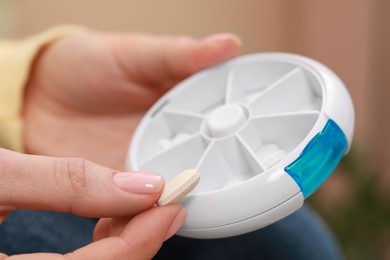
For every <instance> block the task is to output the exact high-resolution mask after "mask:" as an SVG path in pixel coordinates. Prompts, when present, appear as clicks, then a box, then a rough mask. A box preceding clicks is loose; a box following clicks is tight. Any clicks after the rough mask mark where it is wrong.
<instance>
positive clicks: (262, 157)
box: [256, 144, 285, 169]
mask: <svg viewBox="0 0 390 260" xmlns="http://www.w3.org/2000/svg"><path fill="white" fill-rule="evenodd" d="M256 154H257V158H259V161H261V163H262V164H263V165H264V166H265V167H266V168H267V169H268V168H271V167H272V166H273V165H275V164H276V163H277V162H279V161H280V160H282V159H283V158H284V157H285V152H284V150H282V149H280V148H279V146H277V145H276V144H266V145H263V146H261V147H260V149H259V150H257V152H256Z"/></svg>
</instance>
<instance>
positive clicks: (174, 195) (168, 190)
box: [157, 169, 200, 206]
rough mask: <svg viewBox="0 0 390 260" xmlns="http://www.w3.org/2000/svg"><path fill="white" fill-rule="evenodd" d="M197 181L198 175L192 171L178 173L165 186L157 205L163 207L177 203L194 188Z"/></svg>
mask: <svg viewBox="0 0 390 260" xmlns="http://www.w3.org/2000/svg"><path fill="white" fill-rule="evenodd" d="M199 179H200V174H199V173H198V172H197V171H196V170H194V169H188V170H185V171H183V172H181V173H179V174H178V175H177V176H176V177H175V178H173V179H172V180H171V181H170V182H168V183H167V184H166V185H165V188H164V190H163V192H162V193H161V196H160V199H159V200H158V202H157V205H159V206H165V205H169V204H172V203H177V202H179V201H180V200H181V199H182V198H184V197H185V196H186V195H187V194H188V193H190V192H191V191H192V190H193V189H194V188H195V186H196V185H197V184H198V183H199Z"/></svg>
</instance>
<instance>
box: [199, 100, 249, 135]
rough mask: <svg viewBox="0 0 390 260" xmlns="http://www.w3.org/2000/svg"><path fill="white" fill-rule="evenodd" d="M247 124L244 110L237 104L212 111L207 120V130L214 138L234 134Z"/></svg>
mask: <svg viewBox="0 0 390 260" xmlns="http://www.w3.org/2000/svg"><path fill="white" fill-rule="evenodd" d="M245 122H246V114H245V111H244V109H243V108H242V107H241V106H239V105H235V104H229V105H223V106H221V107H218V108H216V109H215V110H214V111H212V112H211V113H210V115H209V117H208V119H207V122H206V124H207V128H208V130H209V131H210V134H211V135H212V136H213V137H224V136H228V135H230V134H232V133H234V132H235V131H236V130H238V129H239V128H240V127H241V126H243V125H244V124H245Z"/></svg>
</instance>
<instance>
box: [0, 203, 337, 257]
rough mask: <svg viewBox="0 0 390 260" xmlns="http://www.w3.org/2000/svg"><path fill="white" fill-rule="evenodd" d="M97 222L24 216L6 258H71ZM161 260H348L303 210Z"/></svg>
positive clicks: (164, 252)
mask: <svg viewBox="0 0 390 260" xmlns="http://www.w3.org/2000/svg"><path fill="white" fill-rule="evenodd" d="M95 223H96V220H93V219H87V218H81V217H77V216H74V215H71V214H67V213H56V212H48V211H27V210H20V211H16V212H13V213H11V214H10V215H9V217H8V218H7V220H6V221H5V222H4V224H3V225H1V226H0V252H3V253H6V254H9V255H12V254H20V253H29V252H57V253H66V252H70V251H73V250H75V249H76V248H79V247H82V246H83V245H85V244H88V243H90V242H91V239H92V232H93V228H94V225H95ZM155 259H171V260H172V259H173V260H174V259H188V260H191V259H197V260H198V259H201V260H207V259H213V260H218V259H300V260H304V259H317V260H320V259H327V260H331V259H342V255H341V252H340V250H339V247H338V244H337V242H336V240H335V239H334V237H333V235H332V234H331V233H330V232H329V230H328V228H327V227H326V226H325V225H324V223H323V221H322V220H321V219H320V218H319V217H318V216H317V215H316V214H315V213H314V212H313V211H312V210H310V209H309V208H307V207H303V208H302V209H300V210H299V211H297V212H295V213H294V214H292V215H290V216H288V217H287V218H285V219H283V220H281V221H278V222H277V223H275V224H273V225H270V226H268V227H266V228H263V229H260V230H257V231H254V232H252V233H248V234H245V235H241V236H236V237H231V238H224V239H213V240H201V239H189V238H184V237H179V236H175V237H173V238H171V239H170V240H168V241H167V242H165V244H164V245H163V247H162V248H161V250H160V251H159V253H158V254H157V256H156V257H155Z"/></svg>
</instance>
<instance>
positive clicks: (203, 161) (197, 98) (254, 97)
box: [133, 56, 323, 195]
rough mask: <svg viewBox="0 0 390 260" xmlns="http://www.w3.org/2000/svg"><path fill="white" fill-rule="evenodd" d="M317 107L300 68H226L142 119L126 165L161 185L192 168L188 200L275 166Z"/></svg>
mask: <svg viewBox="0 0 390 260" xmlns="http://www.w3.org/2000/svg"><path fill="white" fill-rule="evenodd" d="M322 106H323V88H322V84H321V82H320V81H319V79H318V77H316V75H315V73H314V72H313V71H311V69H310V68H309V67H307V66H305V65H302V64H300V63H298V62H293V61H290V62H287V61H285V60H278V59H269V58H267V56H265V57H264V58H256V59H252V58H241V59H239V60H236V61H234V62H227V63H224V64H222V65H220V66H217V67H214V68H211V69H208V70H206V71H204V72H201V73H198V74H196V75H195V76H193V77H190V78H189V79H188V80H186V81H183V82H182V83H180V84H179V85H178V86H177V87H176V88H174V89H173V90H171V91H170V92H168V93H167V94H166V95H165V96H164V97H163V98H162V99H161V100H160V101H159V103H158V104H156V105H155V106H154V107H153V108H152V109H151V111H149V112H148V114H147V115H146V116H145V118H144V119H143V122H142V127H141V129H142V131H141V130H138V140H137V145H136V149H135V150H133V151H135V153H136V155H135V156H134V158H135V161H133V162H135V164H136V165H135V168H137V169H141V170H146V171H153V172H158V173H161V174H162V175H163V176H164V178H165V179H166V180H167V181H169V180H170V179H172V178H173V177H174V176H175V175H176V174H177V173H179V172H181V171H183V170H185V169H188V168H195V169H197V170H198V171H199V172H200V173H201V180H200V182H199V184H198V186H197V187H196V188H195V190H194V191H193V192H192V194H194V195H196V194H201V193H207V192H213V191H217V190H221V189H228V188H229V187H232V186H234V185H239V184H241V183H243V182H245V181H246V180H248V179H251V178H253V177H254V176H257V175H259V174H262V173H264V172H265V171H267V170H268V169H271V168H272V167H275V166H276V165H280V164H283V160H285V159H286V158H287V157H288V155H289V154H290V153H291V152H293V151H294V149H296V147H297V146H298V145H299V144H300V143H301V142H302V141H303V140H304V138H306V136H307V135H308V134H309V133H310V131H311V130H312V128H313V126H314V125H315V123H316V122H317V120H318V118H319V115H320V112H321V110H322Z"/></svg>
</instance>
